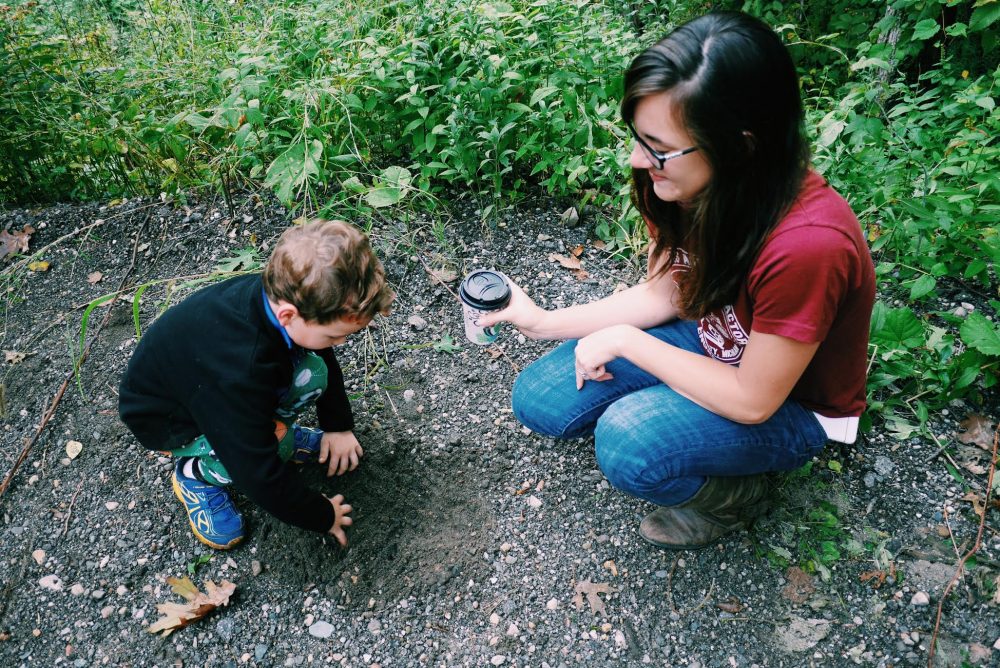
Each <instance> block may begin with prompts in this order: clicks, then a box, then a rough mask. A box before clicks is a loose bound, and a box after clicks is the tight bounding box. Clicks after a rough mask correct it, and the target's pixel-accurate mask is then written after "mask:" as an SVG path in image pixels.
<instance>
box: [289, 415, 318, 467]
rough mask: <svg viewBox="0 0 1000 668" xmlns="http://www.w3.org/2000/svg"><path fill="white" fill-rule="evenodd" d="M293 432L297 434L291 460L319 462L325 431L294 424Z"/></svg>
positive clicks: (308, 462) (300, 462) (309, 462)
mask: <svg viewBox="0 0 1000 668" xmlns="http://www.w3.org/2000/svg"><path fill="white" fill-rule="evenodd" d="M292 434H293V435H294V436H295V449H294V450H293V451H292V456H291V458H290V461H291V462H292V463H293V464H311V463H313V462H318V461H319V447H320V442H321V441H322V440H323V431H322V430H321V429H312V428H310V427H300V426H299V425H298V424H293V425H292Z"/></svg>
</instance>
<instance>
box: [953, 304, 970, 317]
mask: <svg viewBox="0 0 1000 668" xmlns="http://www.w3.org/2000/svg"><path fill="white" fill-rule="evenodd" d="M951 314H952V315H954V316H955V317H957V318H964V317H965V316H967V315H969V312H968V311H967V310H965V309H964V308H962V307H961V306H956V307H955V310H954V311H952V312H951Z"/></svg>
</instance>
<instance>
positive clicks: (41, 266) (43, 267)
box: [28, 260, 49, 271]
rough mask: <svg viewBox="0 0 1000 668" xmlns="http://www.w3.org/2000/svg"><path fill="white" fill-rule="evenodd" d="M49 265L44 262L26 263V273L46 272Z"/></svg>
mask: <svg viewBox="0 0 1000 668" xmlns="http://www.w3.org/2000/svg"><path fill="white" fill-rule="evenodd" d="M48 270H49V263H48V262H46V261H45V260H35V261H34V262H29V263H28V271H48Z"/></svg>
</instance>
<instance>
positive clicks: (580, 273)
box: [573, 269, 590, 281]
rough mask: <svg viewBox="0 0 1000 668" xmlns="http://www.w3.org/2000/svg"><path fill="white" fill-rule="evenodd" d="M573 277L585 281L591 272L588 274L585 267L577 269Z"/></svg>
mask: <svg viewBox="0 0 1000 668" xmlns="http://www.w3.org/2000/svg"><path fill="white" fill-rule="evenodd" d="M573 278H575V279H576V280H578V281H585V280H587V279H588V278H590V274H588V273H587V272H586V271H584V270H583V269H577V270H576V271H574V272H573Z"/></svg>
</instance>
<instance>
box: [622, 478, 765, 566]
mask: <svg viewBox="0 0 1000 668" xmlns="http://www.w3.org/2000/svg"><path fill="white" fill-rule="evenodd" d="M770 487H771V485H770V483H769V477H768V475H767V474H763V473H762V474H759V475H749V476H731V477H717V478H709V479H708V482H706V483H705V484H704V485H703V486H702V488H701V489H699V490H698V492H697V493H696V494H695V495H694V496H693V497H691V498H690V499H688V500H687V501H685V502H684V503H681V504H679V505H676V506H669V507H664V508H657V509H656V510H654V511H653V512H651V513H650V514H649V515H646V517H645V519H643V520H642V523H641V524H640V525H639V535H640V536H642V537H643V539H644V540H646V541H647V542H649V543H652V544H653V545H656V546H657V547H662V548H665V549H668V550H698V549H701V548H703V547H708V546H709V545H712V544H714V543H716V542H717V541H718V540H719V539H720V538H722V537H723V536H725V535H726V534H727V533H729V532H730V531H736V530H737V529H742V528H744V527H746V526H747V525H748V524H749V523H750V522H751V521H752V520H753V519H755V518H756V517H758V516H760V515H762V514H763V513H764V512H765V511H766V510H767V507H768V496H769V492H770Z"/></svg>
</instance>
